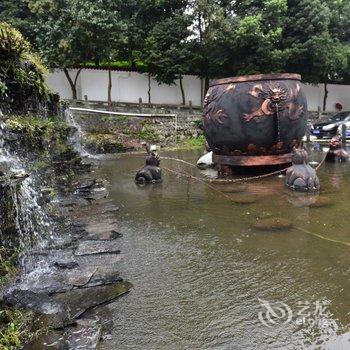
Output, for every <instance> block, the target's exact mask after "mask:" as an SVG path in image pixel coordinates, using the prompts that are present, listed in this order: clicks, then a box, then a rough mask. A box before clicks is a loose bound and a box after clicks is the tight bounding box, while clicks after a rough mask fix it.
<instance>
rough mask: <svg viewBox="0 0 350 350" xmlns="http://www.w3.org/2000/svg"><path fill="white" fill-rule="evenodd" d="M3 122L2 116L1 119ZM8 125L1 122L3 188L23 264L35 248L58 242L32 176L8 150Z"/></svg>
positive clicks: (0, 140) (53, 226)
mask: <svg viewBox="0 0 350 350" xmlns="http://www.w3.org/2000/svg"><path fill="white" fill-rule="evenodd" d="M0 118H1V115H0ZM5 133H6V124H5V123H4V122H3V120H1V119H0V165H2V167H1V169H2V170H3V172H4V176H3V177H4V179H5V180H4V181H5V183H4V186H7V187H8V189H9V195H10V197H11V198H0V200H10V201H11V202H12V205H13V207H14V216H15V217H14V218H13V219H14V222H15V226H16V231H17V234H18V241H19V246H18V248H19V250H20V252H21V253H20V264H21V265H22V266H23V267H25V264H23V261H24V259H25V256H26V252H27V251H28V250H30V249H32V248H33V247H34V246H35V248H36V249H40V250H43V249H45V248H47V247H49V246H50V245H51V244H52V242H56V241H57V240H56V238H57V237H56V235H55V225H54V223H53V221H52V220H51V219H50V217H49V216H48V215H47V214H46V213H45V211H44V209H43V208H42V206H41V205H40V204H39V203H40V197H41V192H40V190H39V186H38V185H36V184H35V181H34V179H33V177H32V176H28V174H26V169H25V165H24V162H23V161H21V160H20V158H19V157H18V156H17V155H16V154H14V152H11V151H10V150H9V149H8V148H7V147H6V142H5Z"/></svg>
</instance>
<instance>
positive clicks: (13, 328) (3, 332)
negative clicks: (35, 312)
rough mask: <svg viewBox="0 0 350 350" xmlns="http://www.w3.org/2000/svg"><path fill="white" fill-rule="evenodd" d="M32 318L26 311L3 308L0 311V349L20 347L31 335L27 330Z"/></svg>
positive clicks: (9, 349)
mask: <svg viewBox="0 0 350 350" xmlns="http://www.w3.org/2000/svg"><path fill="white" fill-rule="evenodd" d="M32 318H33V316H32V314H31V313H30V312H28V311H20V310H16V309H14V308H3V309H2V310H1V311H0V350H17V349H22V348H23V345H24V343H25V342H26V341H27V340H29V339H31V337H32V335H33V334H32V333H31V332H30V331H29V330H28V329H29V326H30V322H31V321H32Z"/></svg>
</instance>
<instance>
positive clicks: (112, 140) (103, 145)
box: [85, 133, 133, 153]
mask: <svg viewBox="0 0 350 350" xmlns="http://www.w3.org/2000/svg"><path fill="white" fill-rule="evenodd" d="M85 136H86V140H85V145H86V147H87V148H88V149H89V150H91V151H93V152H96V153H121V152H128V151H131V150H133V147H132V146H130V145H128V144H126V143H125V142H123V140H120V139H119V137H118V135H116V134H97V133H87V134H86V135H85Z"/></svg>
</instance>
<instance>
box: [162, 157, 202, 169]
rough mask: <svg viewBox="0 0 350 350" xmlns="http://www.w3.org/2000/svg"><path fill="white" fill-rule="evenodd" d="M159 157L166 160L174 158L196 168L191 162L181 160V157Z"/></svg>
mask: <svg viewBox="0 0 350 350" xmlns="http://www.w3.org/2000/svg"><path fill="white" fill-rule="evenodd" d="M160 159H167V160H175V161H177V162H179V163H184V164H187V165H190V166H192V167H194V168H197V167H196V166H195V165H194V164H192V163H189V162H186V161H185V160H182V159H179V158H172V157H160Z"/></svg>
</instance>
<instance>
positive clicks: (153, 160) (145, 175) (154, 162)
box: [135, 146, 162, 185]
mask: <svg viewBox="0 0 350 350" xmlns="http://www.w3.org/2000/svg"><path fill="white" fill-rule="evenodd" d="M146 149H147V152H148V156H147V158H146V164H145V166H144V167H142V168H141V169H140V170H139V171H138V172H137V173H136V175H135V182H136V183H137V184H139V185H144V184H146V183H156V182H161V181H162V169H161V168H160V167H159V164H160V158H159V156H158V154H157V152H156V150H154V149H152V148H151V149H149V147H148V146H147V147H146Z"/></svg>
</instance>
